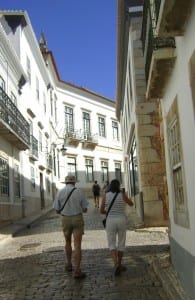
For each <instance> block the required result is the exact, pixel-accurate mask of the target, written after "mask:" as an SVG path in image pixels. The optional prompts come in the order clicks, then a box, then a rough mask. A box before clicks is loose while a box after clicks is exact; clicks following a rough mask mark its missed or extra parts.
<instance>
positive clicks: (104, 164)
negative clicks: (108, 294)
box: [101, 161, 109, 182]
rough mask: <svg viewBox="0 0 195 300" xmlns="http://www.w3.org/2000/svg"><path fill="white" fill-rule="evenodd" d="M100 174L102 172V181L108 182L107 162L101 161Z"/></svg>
mask: <svg viewBox="0 0 195 300" xmlns="http://www.w3.org/2000/svg"><path fill="white" fill-rule="evenodd" d="M101 172H102V181H103V182H105V181H109V178H108V177H109V176H108V162H107V161H101Z"/></svg>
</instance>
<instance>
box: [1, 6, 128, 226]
mask: <svg viewBox="0 0 195 300" xmlns="http://www.w3.org/2000/svg"><path fill="white" fill-rule="evenodd" d="M0 30H1V31H0V34H1V35H0V38H1V41H2V43H1V44H0V45H1V49H0V50H1V52H0V59H1V61H2V63H1V65H0V80H1V99H0V102H1V115H0V164H1V165H0V219H1V221H2V222H6V221H10V220H15V219H18V218H21V217H24V216H27V215H31V214H33V213H35V212H37V211H39V210H40V209H43V208H45V207H48V206H51V205H52V202H53V200H54V198H55V194H56V191H57V190H58V189H59V188H61V187H62V186H63V183H62V182H63V181H64V177H65V176H66V175H68V174H72V175H73V174H74V175H75V176H76V177H77V180H78V183H77V186H80V187H81V188H83V189H84V190H85V192H86V193H87V195H88V196H89V197H91V196H92V192H91V187H92V184H93V182H94V180H97V181H98V183H99V184H100V185H102V186H103V184H104V182H105V181H106V180H112V179H113V178H118V179H119V180H120V182H121V183H122V181H123V179H122V174H123V166H122V147H121V136H120V125H119V123H118V121H117V119H116V117H115V103H114V101H112V100H110V99H108V98H105V97H103V96H101V95H98V94H96V93H94V92H92V91H89V90H87V89H84V88H81V87H77V86H75V85H72V84H70V83H67V82H64V81H62V80H61V79H60V77H59V74H58V72H57V67H56V64H55V61H54V57H53V55H52V52H51V51H48V49H47V45H46V41H45V38H44V35H42V36H41V39H40V45H39V44H38V43H37V40H36V37H35V34H34V32H33V28H32V26H31V23H30V19H29V17H28V14H27V13H26V12H22V11H17V12H15V11H1V12H0ZM4 99H6V101H7V102H5V100H4ZM7 99H8V100H7ZM13 112H14V114H13ZM12 114H13V115H14V116H12ZM16 114H17V116H19V117H20V118H19V117H18V118H19V119H18V118H16V117H15V116H16ZM5 115H6V117H4V116H5ZM12 117H13V118H15V119H14V122H13V120H12V119H11V118H12ZM21 120H22V121H21ZM12 123H13V124H12ZM18 126H19V127H18ZM18 128H19V129H18ZM63 148H66V155H65V156H64V155H63V152H62V149H63Z"/></svg>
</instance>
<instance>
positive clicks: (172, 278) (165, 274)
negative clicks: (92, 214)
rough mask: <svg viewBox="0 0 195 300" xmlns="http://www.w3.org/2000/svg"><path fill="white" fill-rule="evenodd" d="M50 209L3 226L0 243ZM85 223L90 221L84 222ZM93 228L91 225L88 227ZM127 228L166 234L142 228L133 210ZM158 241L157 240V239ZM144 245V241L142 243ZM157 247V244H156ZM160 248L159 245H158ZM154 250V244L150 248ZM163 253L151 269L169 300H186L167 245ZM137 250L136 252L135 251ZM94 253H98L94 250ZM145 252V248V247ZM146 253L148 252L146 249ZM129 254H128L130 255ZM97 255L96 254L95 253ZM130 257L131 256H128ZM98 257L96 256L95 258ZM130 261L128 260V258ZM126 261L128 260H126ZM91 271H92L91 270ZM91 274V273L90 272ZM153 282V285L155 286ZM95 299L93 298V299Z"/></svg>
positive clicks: (161, 231)
mask: <svg viewBox="0 0 195 300" xmlns="http://www.w3.org/2000/svg"><path fill="white" fill-rule="evenodd" d="M51 210H52V209H51V207H49V208H46V209H43V210H42V211H41V212H40V213H38V214H36V215H33V216H30V217H27V218H24V219H21V220H19V221H17V222H14V223H13V224H10V225H8V226H5V227H3V228H1V229H0V242H2V241H4V240H6V239H7V238H12V237H14V236H15V235H17V234H18V233H19V232H20V231H22V230H23V229H25V228H29V227H31V225H33V224H34V223H36V222H38V221H39V220H40V219H41V218H43V217H45V216H46V215H47V214H48V213H49V212H51ZM86 221H87V222H88V221H90V222H91V220H86ZM90 226H92V227H93V223H92V224H91V225H90ZM129 228H130V230H131V231H133V232H134V234H135V235H141V234H142V233H144V232H150V233H151V234H153V233H154V232H155V231H156V236H158V233H159V235H160V234H162V233H163V234H165V233H166V232H167V228H163V227H158V228H143V224H142V223H141V222H140V220H139V218H137V216H136V213H135V211H134V210H132V211H131V222H130V223H129ZM143 236H144V234H143ZM157 239H158V238H157ZM143 244H144V241H143ZM156 244H157V246H158V242H157V243H156ZM159 246H160V245H159ZM152 248H153V249H155V243H154V245H153V246H152ZM165 248H166V249H165V251H162V252H160V253H159V254H158V255H155V256H154V258H153V259H152V261H151V267H152V268H153V270H154V271H155V273H156V275H157V277H158V279H159V280H160V282H161V283H162V286H163V288H164V290H165V291H166V294H167V297H168V299H170V300H187V299H188V298H187V296H186V294H185V292H184V290H183V289H182V287H181V285H180V281H179V279H178V277H177V274H176V272H175V271H174V269H173V267H172V264H171V262H170V255H169V245H167V247H165ZM136 249H137V250H136ZM94 251H96V252H97V251H98V250H95V249H94ZM129 251H130V252H131V251H138V252H139V247H137V246H136V245H135V246H134V250H129ZM146 251H147V246H146ZM148 251H151V250H149V248H148ZM130 252H129V254H130ZM97 254H98V253H97ZM130 256H131V255H130ZM97 257H98V256H97ZM87 259H88V258H87ZM129 259H130V258H129ZM127 260H128V258H127ZM92 271H93V270H92ZM92 273H93V272H92ZM155 282H157V281H155V280H154V284H155ZM94 299H95V298H94Z"/></svg>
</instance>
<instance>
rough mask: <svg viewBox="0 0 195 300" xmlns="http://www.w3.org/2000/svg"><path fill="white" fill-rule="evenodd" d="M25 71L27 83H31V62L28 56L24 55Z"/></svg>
mask: <svg viewBox="0 0 195 300" xmlns="http://www.w3.org/2000/svg"><path fill="white" fill-rule="evenodd" d="M26 72H27V76H28V81H29V84H31V64H30V59H29V57H28V56H27V57H26Z"/></svg>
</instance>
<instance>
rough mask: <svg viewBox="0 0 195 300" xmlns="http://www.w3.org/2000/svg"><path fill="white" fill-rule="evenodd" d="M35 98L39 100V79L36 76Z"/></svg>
mask: <svg viewBox="0 0 195 300" xmlns="http://www.w3.org/2000/svg"><path fill="white" fill-rule="evenodd" d="M36 99H37V100H38V101H39V79H38V78H37V77H36Z"/></svg>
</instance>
